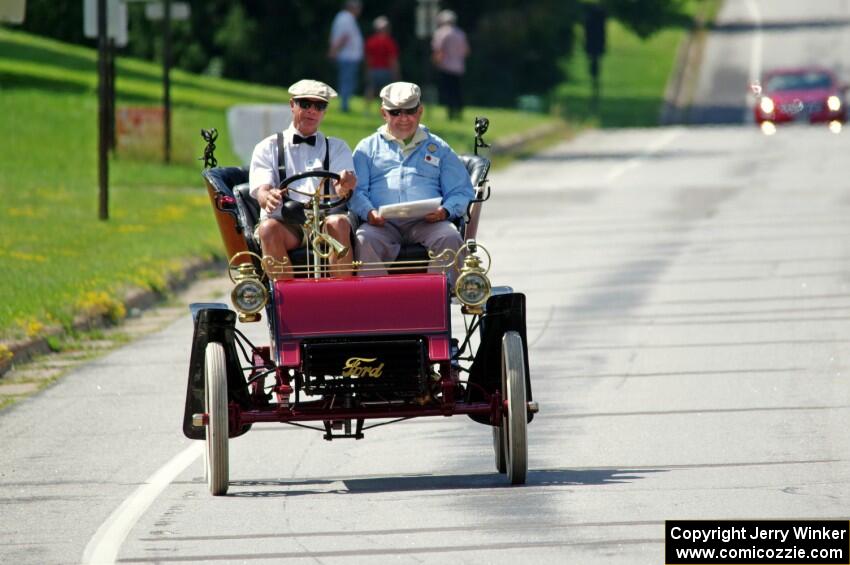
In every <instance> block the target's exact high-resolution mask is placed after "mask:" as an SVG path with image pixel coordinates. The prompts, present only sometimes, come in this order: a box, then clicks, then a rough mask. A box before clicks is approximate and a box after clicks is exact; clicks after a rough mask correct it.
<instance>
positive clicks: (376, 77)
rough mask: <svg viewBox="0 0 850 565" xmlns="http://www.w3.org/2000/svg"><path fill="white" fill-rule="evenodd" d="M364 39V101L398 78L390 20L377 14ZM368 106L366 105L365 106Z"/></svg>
mask: <svg viewBox="0 0 850 565" xmlns="http://www.w3.org/2000/svg"><path fill="white" fill-rule="evenodd" d="M372 29H373V33H372V35H370V36H369V37H368V38H367V39H366V49H365V50H366V69H367V72H366V81H367V82H366V101H367V102H371V101H372V100H373V99H374V98H376V97H377V96H378V93H379V92H380V91H381V89H382V88H384V87H385V86H386V85H388V84H389V83H391V82H393V81H396V80H398V79H399V75H400V73H399V67H398V44H397V43H396V42H395V39H393V37H392V35H390V20H389V19H388V18H387V17H386V16H378V17H377V18H375V21H374V22H372ZM367 108H368V107H367Z"/></svg>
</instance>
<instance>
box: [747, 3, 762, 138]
mask: <svg viewBox="0 0 850 565" xmlns="http://www.w3.org/2000/svg"><path fill="white" fill-rule="evenodd" d="M747 10H748V11H749V12H750V16H751V17H752V18H753V25H754V26H755V28H756V29H755V31H754V32H753V34H752V35H753V47H752V49H750V86H752V85H753V84H755V83H756V81H759V80H761V60H762V49H763V47H762V33H761V11H760V10H759V5H758V3H757V2H756V1H755V0H747ZM744 104H745V106H746V107H745V108H744V122H745V123H749V124H751V123H753V122H754V121H755V118H754V117H753V113H752V112H751V111H750V107H751V106H752V105H753V104H755V97H754V96H753V91H752V89H751V88H747V96H746V100H745V101H744Z"/></svg>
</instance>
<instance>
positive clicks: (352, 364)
mask: <svg viewBox="0 0 850 565" xmlns="http://www.w3.org/2000/svg"><path fill="white" fill-rule="evenodd" d="M377 360H378V358H377V357H372V358H371V359H367V358H365V357H349V358H348V360H346V362H345V367H343V368H342V376H343V377H372V378H373V379H377V378H378V377H380V376H381V372H382V371H383V370H384V364H383V363H381V364H380V365H377V366H369V365H368V363H374V362H375V361H377ZM364 363H366V364H364Z"/></svg>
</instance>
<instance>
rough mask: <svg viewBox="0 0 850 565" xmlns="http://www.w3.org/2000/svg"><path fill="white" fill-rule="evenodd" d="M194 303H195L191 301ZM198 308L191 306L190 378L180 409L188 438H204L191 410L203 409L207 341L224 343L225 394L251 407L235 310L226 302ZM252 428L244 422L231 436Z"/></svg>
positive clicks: (202, 410)
mask: <svg viewBox="0 0 850 565" xmlns="http://www.w3.org/2000/svg"><path fill="white" fill-rule="evenodd" d="M193 306H195V305H193ZM197 306H201V308H200V309H197V308H192V316H193V318H194V321H195V333H194V336H193V337H192V355H191V358H190V360H189V378H188V382H187V384H186V405H185V409H184V411H183V435H185V436H186V437H187V438H189V439H205V437H206V430H205V428H204V427H203V426H194V425H192V414H199V413H203V412H204V358H205V356H206V349H207V344H208V343H210V342H213V343H221V344H222V345H224V355H225V361H226V363H227V397H228V399H229V400H230V401H235V402H237V403H238V404H239V405H240V406H241V407H242V408H250V407H251V397H250V394H249V392H248V385H247V383H246V382H245V376H244V374H243V372H242V366H241V364H240V362H239V354H238V353H237V351H236V342H235V335H234V334H235V331H234V330H235V329H236V312H234V311H233V310H230V309H228V308H227V306H226V305H223V304H221V305H219V304H202V305H197ZM249 429H251V425H250V424H246V425H245V426H243V427H242V429H241V430H239V432H238V433H236V434H234V433H232V432H231V435H230V437H237V436H240V435H242V434H244V433H245V432H247V431H248V430H249Z"/></svg>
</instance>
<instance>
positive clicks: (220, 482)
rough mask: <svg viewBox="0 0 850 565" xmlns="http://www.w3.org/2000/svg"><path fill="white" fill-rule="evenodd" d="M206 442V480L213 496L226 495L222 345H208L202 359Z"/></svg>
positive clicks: (225, 402) (225, 364)
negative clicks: (206, 419)
mask: <svg viewBox="0 0 850 565" xmlns="http://www.w3.org/2000/svg"><path fill="white" fill-rule="evenodd" d="M204 384H205V407H204V409H205V411H206V413H207V418H208V421H207V439H206V454H205V457H204V463H205V465H206V468H205V471H206V473H205V474H206V479H207V485H208V486H209V489H210V492H211V493H212V494H213V495H216V496H218V495H222V494H226V493H227V486H228V482H229V475H230V468H229V467H230V460H229V454H228V433H229V430H228V427H229V424H228V419H229V418H228V413H227V360H226V357H225V355H224V346H222V344H220V343H208V344H207V349H206V356H205V359H204Z"/></svg>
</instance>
